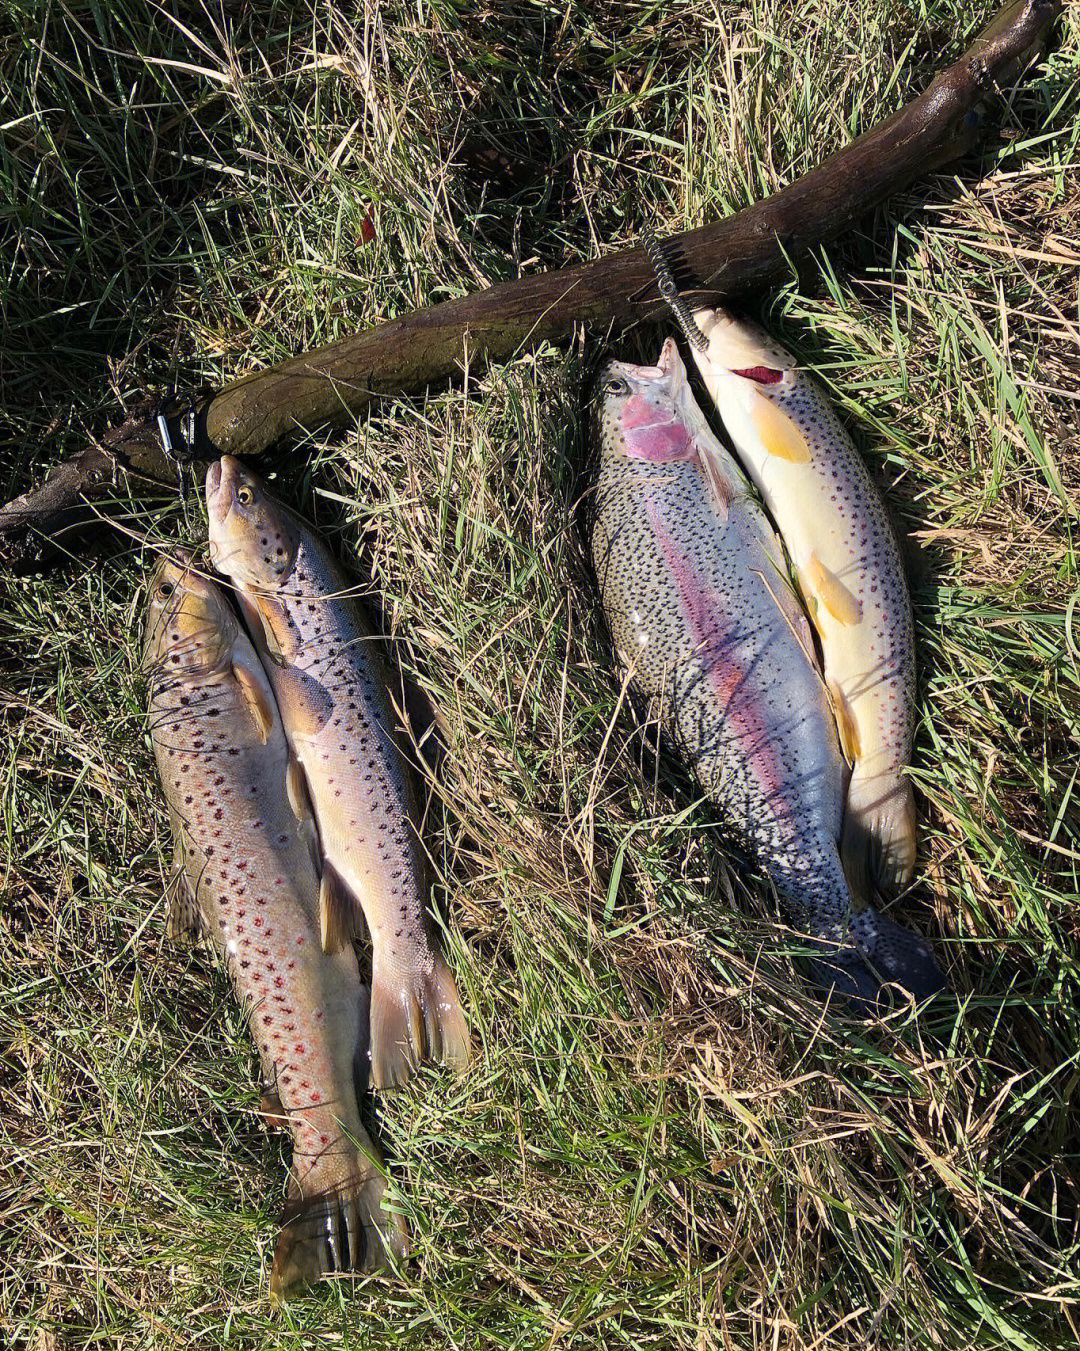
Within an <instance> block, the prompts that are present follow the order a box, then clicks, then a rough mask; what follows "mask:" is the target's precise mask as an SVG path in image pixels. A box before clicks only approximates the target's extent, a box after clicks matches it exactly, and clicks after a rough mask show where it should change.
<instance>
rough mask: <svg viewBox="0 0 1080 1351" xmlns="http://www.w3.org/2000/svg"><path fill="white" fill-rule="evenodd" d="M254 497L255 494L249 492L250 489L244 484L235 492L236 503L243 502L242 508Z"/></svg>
mask: <svg viewBox="0 0 1080 1351" xmlns="http://www.w3.org/2000/svg"><path fill="white" fill-rule="evenodd" d="M254 497H255V494H254V493H253V492H252V491H251V489H250V488H249V487H248V486H247V484H246V483H245V484H243V485H242V486H241V487H239V488H237V490H236V500H237V501H238V502H243V504H244V506H247V504H248V503H249V502H250V501H252V500H253V499H254Z"/></svg>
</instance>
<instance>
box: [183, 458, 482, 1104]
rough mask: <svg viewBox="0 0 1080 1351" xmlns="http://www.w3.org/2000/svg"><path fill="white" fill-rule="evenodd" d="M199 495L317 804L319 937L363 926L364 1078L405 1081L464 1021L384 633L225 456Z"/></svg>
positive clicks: (220, 562)
mask: <svg viewBox="0 0 1080 1351" xmlns="http://www.w3.org/2000/svg"><path fill="white" fill-rule="evenodd" d="M206 505H207V511H208V513H209V517H210V550H211V555H212V557H213V559H214V562H215V565H216V566H217V568H218V569H219V571H221V572H223V573H225V574H226V575H227V576H228V577H229V578H230V579H231V580H232V581H233V583H234V584H235V586H236V588H237V590H238V592H239V595H240V600H241V604H242V606H243V609H244V614H245V617H246V618H247V620H248V623H249V626H250V628H251V631H252V634H253V635H254V638H255V642H256V644H257V646H258V648H259V651H260V652H261V653H263V654H264V655H265V657H266V666H267V671H268V674H269V676H270V682H271V684H272V685H273V688H274V693H275V695H276V696H277V701H278V707H279V708H280V710H281V717H282V721H283V723H284V725H285V734H286V736H287V737H288V740H289V744H290V747H291V749H292V752H293V755H294V756H295V762H296V767H297V769H296V772H295V773H294V776H293V782H294V791H295V792H296V793H297V794H298V795H299V796H303V795H304V794H305V793H306V794H309V795H310V799H311V802H312V804H313V806H314V811H315V819H316V822H317V824H318V830H319V837H320V841H321V847H322V855H323V889H322V897H321V914H322V938H323V946H324V948H326V949H327V951H333V950H334V949H335V948H337V947H338V946H340V945H341V944H342V943H343V942H348V941H350V940H351V938H352V936H353V934H354V932H355V931H356V929H357V927H358V925H359V922H360V915H361V913H362V915H363V917H364V918H365V919H366V920H367V924H368V928H369V930H370V932H371V945H372V977H371V986H372V988H371V1082H372V1084H373V1085H374V1086H375V1087H376V1088H386V1087H391V1086H393V1085H394V1084H400V1083H403V1082H405V1080H407V1079H408V1077H409V1075H410V1074H411V1072H412V1070H413V1068H414V1067H415V1066H416V1065H417V1064H418V1063H419V1062H420V1061H421V1060H423V1059H424V1058H425V1056H430V1057H431V1058H433V1059H436V1060H440V1059H441V1060H445V1061H447V1062H448V1063H450V1064H451V1065H454V1066H461V1065H464V1063H465V1062H466V1061H467V1059H468V1055H469V1030H468V1027H467V1025H466V1023H465V1016H464V1014H463V1013H462V1011H461V1003H460V1000H459V998H458V992H457V987H456V985H455V984H454V977H453V975H452V974H451V972H450V968H449V967H448V966H447V964H446V962H445V960H444V958H443V956H442V954H441V953H440V952H439V950H438V947H437V946H436V943H435V940H434V937H433V935H432V932H431V928H430V925H429V923H428V918H427V913H426V908H425V894H426V880H425V872H426V870H425V868H424V864H423V859H422V857H421V852H420V844H419V839H418V836H417V826H416V803H415V792H414V788H413V783H412V779H411V775H410V773H409V769H408V766H407V764H406V762H405V758H404V756H403V755H402V753H401V751H400V749H399V747H398V745H397V744H396V742H395V737H394V717H393V714H392V711H391V707H390V700H389V697H388V673H387V671H386V669H385V667H384V663H383V661H382V659H381V658H380V656H379V653H378V651H377V650H376V643H377V641H378V640H377V639H376V637H375V635H374V634H373V633H372V631H371V628H370V627H369V625H368V624H367V623H366V622H365V621H364V619H363V618H362V617H361V614H360V611H359V608H358V606H357V605H356V602H355V601H354V600H353V599H352V598H351V597H350V595H349V586H348V583H347V581H346V580H345V578H344V577H343V575H342V573H341V571H340V570H339V568H338V567H337V565H336V564H335V563H334V561H333V559H332V558H331V556H330V553H329V551H328V550H327V549H326V547H325V546H324V545H323V544H322V543H321V541H320V540H319V539H318V538H317V537H316V535H315V533H314V531H313V530H311V528H310V527H309V526H307V525H305V524H304V523H303V522H302V521H301V520H300V519H299V518H297V517H296V516H294V515H292V513H291V512H289V511H287V510H286V509H285V508H284V507H283V506H282V505H281V504H280V503H279V502H277V501H276V500H275V499H274V498H273V497H271V495H270V494H269V492H268V491H267V489H266V486H265V484H264V483H263V482H262V481H261V480H260V479H259V478H257V477H256V476H255V475H254V474H250V473H248V471H247V470H245V469H244V468H243V466H242V465H241V464H240V463H239V462H238V461H237V460H234V459H233V458H232V457H231V456H228V455H226V456H224V457H223V458H222V460H221V462H220V463H218V464H213V465H211V466H210V471H209V474H208V475H207V480H206ZM297 780H299V782H296V781H297Z"/></svg>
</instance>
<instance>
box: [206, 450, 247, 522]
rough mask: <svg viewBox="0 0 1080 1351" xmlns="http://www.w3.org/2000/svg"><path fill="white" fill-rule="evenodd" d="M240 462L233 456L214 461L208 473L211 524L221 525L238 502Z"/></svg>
mask: <svg viewBox="0 0 1080 1351" xmlns="http://www.w3.org/2000/svg"><path fill="white" fill-rule="evenodd" d="M240 469H241V466H240V461H239V460H237V459H234V458H233V457H232V456H231V455H222V457H221V459H220V460H214V461H213V462H212V464H211V465H210V467H209V469H207V471H206V514H207V515H208V516H209V518H210V521H211V524H216V525H221V524H222V522H223V521H224V520H225V518H226V517H227V516H228V514H229V512H230V511H232V509H233V504H234V503H235V501H236V486H237V483H238V482H239V480H240Z"/></svg>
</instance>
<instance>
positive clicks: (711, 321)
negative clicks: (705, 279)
mask: <svg viewBox="0 0 1080 1351" xmlns="http://www.w3.org/2000/svg"><path fill="white" fill-rule="evenodd" d="M694 323H695V324H696V325H697V326H698V328H699V329H700V330H701V333H702V336H703V337H704V338H705V340H706V341H707V343H708V345H709V347H708V351H707V352H699V351H696V350H695V352H694V360H695V361H696V362H697V365H698V369H699V370H700V371H701V374H702V376H703V378H704V379H705V380H707V381H708V382H709V384H710V387H711V388H712V389H714V390H720V391H724V392H730V393H731V394H732V395H735V394H736V393H737V391H738V390H739V388H743V389H745V388H747V387H749V386H757V387H758V389H759V391H760V392H761V393H764V394H769V393H773V394H782V393H783V392H784V390H785V389H786V388H788V387H790V386H791V384H792V383H793V381H794V379H795V373H796V368H797V366H798V363H797V362H796V360H795V358H794V357H793V356H792V355H791V353H790V352H788V351H787V350H786V349H785V348H783V347H781V346H780V344H779V343H778V342H777V341H776V340H775V338H772V337H770V336H769V334H768V333H766V332H765V330H764V329H763V328H759V327H758V325H757V324H753V323H751V322H750V321H749V320H748V319H740V318H737V317H736V316H735V315H733V314H730V313H729V312H728V311H727V310H722V309H712V310H709V309H705V310H696V311H695V313H694ZM720 397H722V395H718V402H719V398H720ZM721 416H722V410H721Z"/></svg>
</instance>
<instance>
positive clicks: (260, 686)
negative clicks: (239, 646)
mask: <svg viewBox="0 0 1080 1351" xmlns="http://www.w3.org/2000/svg"><path fill="white" fill-rule="evenodd" d="M249 651H250V649H249ZM232 670H233V675H234V676H235V677H236V683H237V684H238V685H239V686H240V692H241V694H242V695H243V696H244V702H245V703H246V704H247V708H248V712H249V713H250V714H251V718H252V721H253V722H254V723H255V728H256V730H257V731H258V733H259V740H260V741H261V742H262V744H263V745H264V746H265V745H266V743H267V741H268V739H269V737H270V732H271V731H272V729H273V726H274V718H275V715H276V713H277V708H276V706H275V704H274V695H273V692H272V691H271V689H270V684H269V682H268V681H267V679H266V672H265V671H264V670H263V669H262V667H261V666H259V668H258V671H257V672H256V671H254V670H253V669H252V667H251V664H250V662H248V661H247V660H245V659H244V657H242V656H239V655H238V654H237V653H236V652H235V651H234V653H233V663H232Z"/></svg>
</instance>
